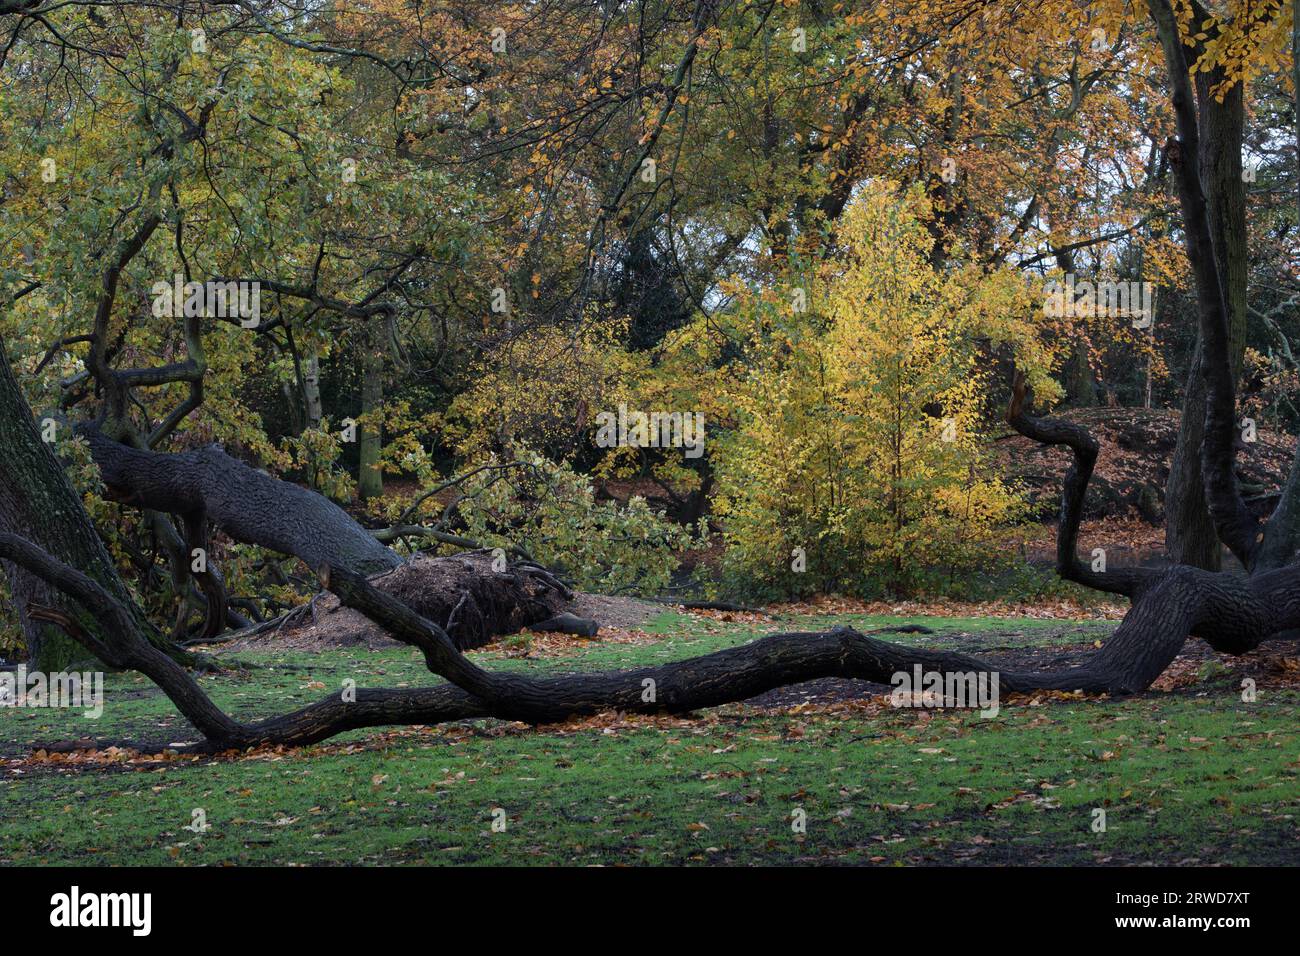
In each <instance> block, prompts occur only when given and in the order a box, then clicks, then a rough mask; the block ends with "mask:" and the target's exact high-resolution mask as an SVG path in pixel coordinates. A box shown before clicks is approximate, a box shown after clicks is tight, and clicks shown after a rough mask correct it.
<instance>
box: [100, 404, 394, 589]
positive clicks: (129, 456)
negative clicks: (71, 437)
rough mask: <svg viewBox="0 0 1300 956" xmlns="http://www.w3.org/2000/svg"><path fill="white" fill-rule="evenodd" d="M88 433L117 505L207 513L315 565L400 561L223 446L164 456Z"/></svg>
mask: <svg viewBox="0 0 1300 956" xmlns="http://www.w3.org/2000/svg"><path fill="white" fill-rule="evenodd" d="M83 434H84V435H85V437H86V440H87V442H88V443H89V445H90V452H91V455H92V456H93V457H94V459H95V464H96V465H98V466H99V470H100V473H101V475H102V476H103V479H104V484H105V486H106V487H107V488H108V494H109V497H111V498H113V499H114V500H117V501H121V502H124V503H127V504H132V505H136V506H138V507H141V508H149V509H152V510H154V511H168V512H171V513H173V514H179V515H190V514H198V515H202V516H203V517H205V518H206V519H207V520H209V521H211V522H212V523H214V524H215V525H216V526H217V527H219V528H220V529H221V530H222V531H224V532H225V533H226V534H228V535H230V537H232V538H234V539H235V540H236V541H242V542H245V543H247V544H256V545H261V546H263V547H266V548H270V549H271V550H272V551H279V552H280V553H281V554H291V555H294V556H296V557H298V558H301V559H302V560H303V561H304V562H305V563H306V564H307V566H308V567H311V568H318V567H320V566H321V565H322V564H324V563H326V562H338V563H340V564H343V565H346V566H347V567H349V568H352V569H353V570H355V571H359V572H361V573H362V574H374V573H377V572H380V571H390V570H392V569H393V568H396V567H398V566H399V565H400V564H401V563H402V558H401V556H400V555H399V554H398V553H397V552H396V551H393V550H391V549H390V548H387V547H385V546H384V545H383V544H381V543H380V542H379V541H378V540H376V539H375V537H374V535H372V534H370V532H368V531H367V530H366V529H365V528H363V527H361V525H359V524H357V522H355V521H354V520H352V517H351V516H350V515H349V514H348V513H347V512H346V511H344V510H343V509H342V508H340V507H339V506H338V505H336V504H335V503H334V502H332V501H330V500H329V499H328V498H326V497H325V496H324V495H319V494H317V493H316V492H314V491H311V490H309V489H307V488H303V487H300V486H299V485H295V484H294V483H293V482H289V481H282V480H280V479H279V478H273V477H271V476H270V475H268V474H267V473H266V472H263V471H258V470H257V469H256V468H251V467H249V466H248V465H246V464H244V463H243V462H242V461H239V460H238V459H236V458H232V457H231V456H230V455H227V454H226V453H225V452H224V451H223V450H222V449H221V448H220V447H219V446H217V445H208V446H207V447H205V448H199V449H195V450H194V451H187V452H180V453H177V454H166V453H162V452H153V451H145V450H143V449H139V448H131V447H129V446H127V445H124V444H122V443H121V442H117V441H114V440H113V439H111V438H109V437H108V436H107V435H104V434H102V433H101V432H99V431H98V430H96V429H93V428H90V429H85V430H83Z"/></svg>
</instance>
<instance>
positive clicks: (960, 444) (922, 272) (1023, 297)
mask: <svg viewBox="0 0 1300 956" xmlns="http://www.w3.org/2000/svg"><path fill="white" fill-rule="evenodd" d="M928 215H929V209H928V207H927V206H926V204H925V202H924V200H923V199H922V198H920V197H919V195H918V194H915V193H913V194H911V195H910V196H909V197H908V198H907V199H905V200H902V201H900V200H899V198H898V194H897V192H896V191H895V190H893V189H891V188H889V187H887V186H885V185H883V184H882V185H879V186H874V187H872V188H870V189H868V190H866V191H864V193H863V194H862V195H860V196H859V197H858V198H857V199H855V201H854V203H853V205H852V206H851V208H850V209H849V210H848V211H847V212H846V216H845V219H844V220H843V222H842V228H841V230H840V233H839V239H840V242H841V248H842V249H843V251H842V252H841V253H840V254H838V255H836V256H834V257H832V258H830V259H828V261H826V262H825V263H823V265H822V267H821V269H820V270H819V278H818V281H817V282H815V283H813V284H814V285H815V286H816V287H817V288H814V289H812V290H807V289H803V292H804V296H803V298H804V299H806V301H807V304H808V308H807V310H806V311H802V312H801V311H798V310H797V308H791V307H789V303H791V302H798V301H800V297H798V296H790V297H779V296H778V297H775V298H773V297H770V296H769V297H767V300H766V301H757V302H756V301H754V300H751V301H750V302H749V304H748V308H750V309H751V310H752V312H753V317H754V319H755V331H754V342H753V347H754V349H755V351H756V352H757V353H758V354H759V356H760V359H759V361H758V362H757V363H756V364H755V366H754V369H753V371H752V372H751V374H750V375H749V376H748V377H747V378H746V379H745V380H744V381H743V382H742V383H741V385H740V386H739V387H738V389H737V390H736V392H735V395H736V405H737V408H736V416H737V420H738V426H737V428H736V429H735V430H734V431H733V432H732V433H731V434H730V435H729V436H727V437H726V438H725V439H724V440H723V441H722V442H721V450H720V452H719V455H720V461H719V467H718V471H719V474H720V476H721V478H720V484H721V488H720V491H721V495H720V501H719V503H718V508H717V510H718V512H719V514H720V516H721V517H722V518H723V520H724V522H725V536H726V540H727V546H728V547H727V551H726V559H725V560H726V563H727V565H728V570H729V572H730V573H731V574H733V575H734V576H735V577H736V578H740V579H744V580H748V581H750V582H756V583H758V584H761V585H763V586H765V587H766V588H767V589H768V590H772V591H777V592H787V593H790V592H794V593H798V592H807V591H813V590H825V591H834V590H849V591H854V592H857V593H872V592H876V593H878V592H880V591H884V592H887V593H893V594H900V593H909V592H912V591H915V590H917V589H918V588H920V587H923V586H924V585H925V584H926V582H927V579H928V578H930V576H931V575H933V573H934V572H935V571H948V572H951V571H952V570H954V569H962V568H970V567H974V566H979V565H984V564H987V562H988V559H989V557H990V555H991V553H992V550H993V548H994V541H995V540H996V538H997V535H998V533H999V529H1001V528H1003V527H1005V526H1006V524H1007V523H1008V522H1009V521H1011V520H1012V519H1014V518H1015V517H1016V516H1017V514H1018V513H1020V510H1021V507H1022V504H1021V500H1020V497H1019V495H1018V494H1017V493H1016V492H1015V490H1014V489H1012V488H1009V487H1007V486H1006V485H1005V484H1004V483H1003V482H1001V481H1000V480H999V479H997V478H996V477H993V476H991V475H989V474H988V473H987V472H986V469H985V467H984V461H983V456H982V453H981V441H980V438H981V432H982V430H983V421H984V418H985V412H986V406H987V402H986V401H985V396H986V395H987V393H988V387H989V385H990V382H989V376H990V367H991V364H992V363H991V362H990V361H989V358H990V355H991V353H992V351H993V350H997V349H999V348H1002V347H1004V346H1009V347H1010V348H1011V350H1012V351H1013V353H1014V357H1015V360H1016V362H1017V364H1018V365H1019V366H1020V367H1021V368H1022V369H1024V370H1025V371H1026V373H1027V374H1028V375H1029V376H1030V379H1031V381H1032V382H1033V384H1034V385H1035V386H1036V387H1037V389H1038V391H1039V394H1042V395H1046V396H1049V397H1050V396H1052V395H1054V394H1056V393H1057V388H1056V386H1055V384H1054V383H1053V382H1052V380H1051V379H1050V378H1049V377H1048V372H1049V371H1050V369H1051V365H1052V362H1053V360H1054V356H1053V351H1052V348H1051V346H1050V344H1049V342H1048V340H1047V338H1046V337H1045V335H1044V334H1043V331H1044V328H1043V323H1042V318H1041V309H1040V308H1036V306H1037V305H1038V298H1037V296H1035V295H1034V294H1033V291H1032V290H1031V289H1030V288H1029V287H1028V286H1027V285H1026V284H1025V282H1024V281H1023V279H1021V278H1020V277H1018V276H1016V275H1015V274H1013V273H1011V272H993V273H985V272H980V271H978V270H974V269H969V270H962V271H954V272H948V273H942V272H938V271H936V270H935V269H934V268H933V267H932V266H931V265H930V263H929V262H928V260H927V253H928V251H929V249H930V245H931V241H932V239H931V235H930V233H929V232H928V230H927V229H926V226H925V221H926V217H927V216H928ZM774 303H776V304H774Z"/></svg>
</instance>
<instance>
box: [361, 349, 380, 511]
mask: <svg viewBox="0 0 1300 956" xmlns="http://www.w3.org/2000/svg"><path fill="white" fill-rule="evenodd" d="M374 334H375V336H376V337H377V336H378V333H374ZM361 364H362V374H361V416H362V418H361V422H362V424H361V425H360V427H359V428H358V430H357V431H358V434H357V450H358V452H359V456H358V464H357V494H358V495H359V496H360V497H361V500H362V501H369V500H370V499H372V498H378V497H379V496H380V495H382V494H383V493H384V473H383V471H382V470H381V469H380V465H379V453H380V451H381V450H382V448H383V425H382V424H381V421H382V412H383V407H384V353H383V351H382V350H381V349H380V348H379V346H378V344H377V343H375V342H370V343H368V345H367V347H366V351H365V354H364V356H363V357H362V363H361Z"/></svg>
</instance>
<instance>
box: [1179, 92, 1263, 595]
mask: <svg viewBox="0 0 1300 956" xmlns="http://www.w3.org/2000/svg"><path fill="white" fill-rule="evenodd" d="M1222 80H1223V76H1222V74H1221V72H1220V71H1214V72H1210V73H1203V74H1202V73H1198V74H1197V75H1196V92H1197V104H1198V110H1197V115H1198V118H1199V126H1200V133H1201V139H1200V150H1199V156H1197V157H1195V159H1196V163H1197V167H1198V169H1199V171H1200V182H1201V188H1202V189H1203V191H1204V194H1205V202H1206V205H1207V207H1208V211H1209V225H1210V233H1211V239H1212V242H1213V246H1214V256H1215V264H1216V266H1217V269H1218V272H1219V275H1220V277H1221V281H1222V285H1223V296H1224V306H1225V307H1226V309H1227V314H1228V350H1229V354H1228V362H1229V367H1230V369H1231V372H1232V377H1233V380H1234V381H1236V379H1237V378H1238V377H1239V376H1240V374H1241V367H1242V362H1243V361H1244V358H1245V351H1246V278H1247V270H1248V263H1247V260H1246V253H1247V245H1246V192H1245V184H1244V183H1243V182H1242V178H1241V144H1242V134H1243V130H1244V124H1245V111H1244V103H1243V92H1242V84H1241V83H1236V84H1235V85H1234V86H1233V87H1232V88H1231V89H1230V90H1229V91H1228V93H1227V94H1226V95H1225V97H1224V99H1223V102H1222V103H1219V102H1217V101H1216V100H1215V98H1214V96H1213V94H1212V93H1211V92H1210V88H1211V87H1212V86H1213V85H1215V84H1217V83H1219V82H1221V81H1222ZM1191 159H1192V158H1191V157H1188V161H1190V160H1191ZM1201 348H1202V343H1201V337H1200V336H1197V339H1196V348H1195V351H1194V353H1193V357H1192V366H1191V371H1190V372H1189V373H1188V377H1187V391H1186V394H1185V397H1184V400H1183V417H1182V421H1181V423H1180V424H1179V428H1178V443H1177V445H1176V446H1175V448H1174V457H1173V463H1172V465H1171V467H1170V471H1169V481H1168V483H1167V485H1166V487H1165V511H1166V514H1167V515H1168V523H1167V524H1166V527H1165V548H1166V550H1167V551H1168V552H1169V557H1170V559H1171V560H1172V561H1174V562H1176V563H1178V564H1189V565H1192V566H1193V567H1198V568H1204V569H1206V570H1207V571H1214V570H1217V569H1218V568H1219V566H1220V555H1221V552H1222V548H1221V546H1220V544H1219V539H1218V535H1217V534H1216V532H1215V528H1214V521H1213V519H1212V518H1211V517H1210V512H1209V508H1208V505H1207V503H1206V498H1205V482H1204V478H1203V476H1202V474H1201V445H1202V443H1203V441H1204V438H1205V382H1204V375H1205V368H1204V364H1203V362H1202V358H1201Z"/></svg>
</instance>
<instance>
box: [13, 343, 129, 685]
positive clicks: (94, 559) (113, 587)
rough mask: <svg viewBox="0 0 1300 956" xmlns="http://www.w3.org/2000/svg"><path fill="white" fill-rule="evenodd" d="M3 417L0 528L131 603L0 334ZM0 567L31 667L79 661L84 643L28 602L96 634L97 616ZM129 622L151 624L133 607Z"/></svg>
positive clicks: (36, 581)
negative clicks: (20, 385) (34, 612)
mask: <svg viewBox="0 0 1300 956" xmlns="http://www.w3.org/2000/svg"><path fill="white" fill-rule="evenodd" d="M0 422H3V423H4V426H3V427H2V428H0V531H9V532H13V533H15V534H20V535H23V536H24V537H27V538H30V539H31V540H32V541H35V542H37V543H38V544H39V545H40V546H41V547H42V548H44V549H45V550H46V551H48V552H50V553H51V554H53V555H55V556H56V557H58V558H59V560H61V561H63V562H65V563H67V564H71V565H73V566H74V567H77V568H80V569H82V570H83V571H84V572H85V573H86V574H87V575H89V576H90V577H91V578H93V579H94V580H95V581H96V582H97V583H98V584H99V585H100V586H101V587H103V588H104V589H105V590H106V591H107V592H108V593H109V594H111V595H112V596H113V597H114V598H115V599H116V600H118V601H119V602H122V603H123V604H125V605H126V606H128V607H131V606H133V605H132V603H131V598H130V594H129V592H128V591H127V588H126V585H125V584H124V583H123V582H122V579H121V577H120V576H119V575H118V573H117V568H116V567H115V566H114V564H113V559H112V558H111V557H110V556H109V553H108V551H107V549H106V548H105V547H104V543H103V542H102V541H101V540H100V538H99V535H98V534H97V533H96V531H95V528H94V526H93V525H92V524H91V522H90V518H89V516H87V514H86V512H85V509H84V508H83V507H82V505H81V499H80V497H78V495H77V493H76V491H75V490H74V489H73V487H72V483H71V482H70V481H69V480H68V476H67V475H66V474H65V473H64V471H63V466H62V465H61V464H60V463H59V460H58V459H57V458H56V457H55V456H54V452H53V451H52V450H51V448H50V446H49V444H47V443H46V442H44V441H42V440H41V434H40V431H39V430H38V428H37V426H36V422H35V420H34V419H33V417H32V412H31V409H30V408H29V407H28V405H27V401H26V399H25V398H24V397H23V394H22V392H21V391H20V390H19V388H18V382H17V381H16V380H15V379H14V376H13V371H12V369H11V368H10V365H9V357H8V356H7V355H6V354H5V347H4V341H3V340H2V339H0ZM60 427H65V426H60ZM0 569H3V571H4V573H5V576H6V578H7V579H8V581H9V589H10V594H11V595H12V597H13V601H14V606H15V608H16V609H17V611H18V618H19V621H20V623H21V626H22V629H23V636H24V639H25V640H26V643H27V655H28V659H29V660H30V662H31V664H32V666H33V667H34V668H38V669H40V670H42V671H52V670H60V669H65V668H66V667H67V666H68V665H70V664H72V663H75V662H77V660H78V659H82V660H84V658H85V652H84V649H83V647H82V646H80V645H78V644H76V643H75V642H73V641H71V640H69V638H68V636H67V634H66V633H65V632H64V631H63V630H62V629H60V628H57V627H53V626H52V625H51V624H49V623H43V622H41V621H38V620H35V619H33V617H32V615H31V614H30V613H29V611H28V608H29V606H30V605H33V604H34V605H37V606H41V607H46V608H51V609H56V610H58V611H61V612H62V613H65V614H67V615H70V616H71V617H72V618H73V619H74V620H75V621H76V622H77V624H78V626H79V627H81V628H83V629H84V630H85V631H87V632H88V633H90V634H91V635H98V634H99V632H100V631H101V629H102V625H101V624H100V622H98V621H97V620H95V618H94V617H93V615H90V614H88V613H87V612H86V610H85V609H84V608H82V607H81V606H80V605H79V604H77V603H76V602H75V601H70V600H69V599H68V598H67V597H66V596H65V595H63V594H61V593H59V592H58V591H57V590H56V589H54V588H52V587H51V586H50V585H49V584H48V583H47V582H45V581H43V580H42V579H40V578H39V577H36V576H34V575H32V574H31V573H30V572H29V571H27V570H25V569H23V568H21V567H18V566H16V565H14V564H11V563H9V562H4V563H3V564H0ZM132 621H133V626H134V627H136V628H137V629H139V630H140V632H141V633H148V632H149V631H151V630H152V629H151V628H150V627H149V625H148V623H147V621H145V619H144V616H143V615H141V614H139V613H138V611H136V612H134V613H133V615H132Z"/></svg>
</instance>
